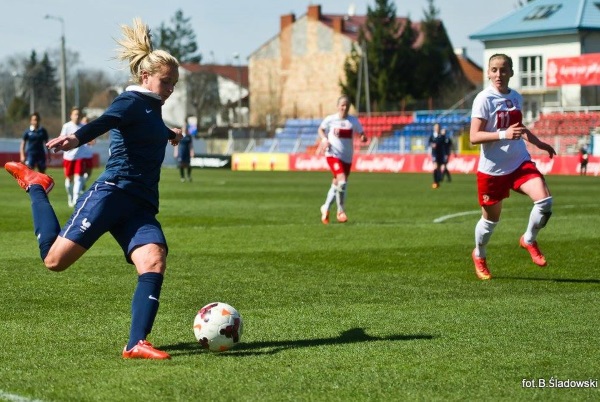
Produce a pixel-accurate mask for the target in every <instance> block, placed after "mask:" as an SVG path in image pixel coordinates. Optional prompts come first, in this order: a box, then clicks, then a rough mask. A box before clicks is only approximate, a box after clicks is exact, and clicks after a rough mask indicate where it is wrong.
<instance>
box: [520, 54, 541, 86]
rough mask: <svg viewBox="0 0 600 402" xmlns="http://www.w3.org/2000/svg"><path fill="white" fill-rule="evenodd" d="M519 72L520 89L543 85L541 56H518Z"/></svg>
mask: <svg viewBox="0 0 600 402" xmlns="http://www.w3.org/2000/svg"><path fill="white" fill-rule="evenodd" d="M519 74H520V78H521V88H522V89H523V88H524V89H533V88H542V87H543V86H544V71H543V68H542V56H529V57H520V58H519Z"/></svg>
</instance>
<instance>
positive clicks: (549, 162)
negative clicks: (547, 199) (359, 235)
mask: <svg viewBox="0 0 600 402" xmlns="http://www.w3.org/2000/svg"><path fill="white" fill-rule="evenodd" d="M532 159H533V161H534V162H535V163H536V166H537V168H538V169H539V170H540V172H541V173H542V174H544V175H553V174H556V175H578V174H579V169H580V165H579V156H578V155H566V156H555V157H554V159H550V158H548V157H547V156H544V157H533V158H532ZM478 160H479V156H477V155H459V156H453V157H452V158H450V161H449V162H448V169H449V170H450V172H452V173H465V174H474V173H476V172H477V163H478ZM289 162H290V166H289V170H291V171H329V166H328V165H327V162H326V161H325V157H324V156H316V155H308V154H290V161H289ZM433 168H434V166H433V162H432V161H431V157H430V156H429V155H427V154H404V155H396V154H374V155H354V161H353V163H352V171H354V172H378V173H424V172H432V171H433ZM587 171H588V175H590V176H598V175H600V158H598V157H590V161H589V163H588V170H587Z"/></svg>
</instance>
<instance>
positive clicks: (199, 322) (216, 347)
mask: <svg viewBox="0 0 600 402" xmlns="http://www.w3.org/2000/svg"><path fill="white" fill-rule="evenodd" d="M242 330H243V321H242V316H241V315H240V313H239V312H238V311H237V310H236V309H235V308H233V307H232V306H230V305H229V304H227V303H221V302H214V303H210V304H207V305H206V306H204V307H202V308H201V309H200V311H198V314H196V318H195V319H194V335H195V336H196V340H197V341H198V343H199V344H200V345H201V346H202V347H203V348H204V349H208V350H210V351H212V352H223V351H226V350H229V349H231V348H232V347H234V346H235V344H237V343H238V342H239V341H240V339H241V337H242Z"/></svg>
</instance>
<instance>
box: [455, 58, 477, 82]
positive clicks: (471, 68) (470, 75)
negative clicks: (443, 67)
mask: <svg viewBox="0 0 600 402" xmlns="http://www.w3.org/2000/svg"><path fill="white" fill-rule="evenodd" d="M456 58H457V59H458V63H459V64H460V68H461V70H462V71H463V73H464V74H465V77H466V78H467V79H468V80H469V82H470V83H471V84H473V85H474V86H475V87H478V86H480V85H481V83H482V82H483V70H482V68H481V67H479V66H478V65H477V64H476V63H475V62H474V61H473V60H471V59H470V58H468V57H467V56H465V55H464V54H456Z"/></svg>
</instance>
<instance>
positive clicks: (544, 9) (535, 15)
mask: <svg viewBox="0 0 600 402" xmlns="http://www.w3.org/2000/svg"><path fill="white" fill-rule="evenodd" d="M561 7H562V5H561V4H548V5H543V6H538V7H535V8H534V9H533V11H531V12H530V13H529V14H528V15H527V16H526V17H525V21H534V20H545V19H548V18H550V17H551V16H552V15H553V14H554V13H556V12H557V11H558V10H560V8H561Z"/></svg>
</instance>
